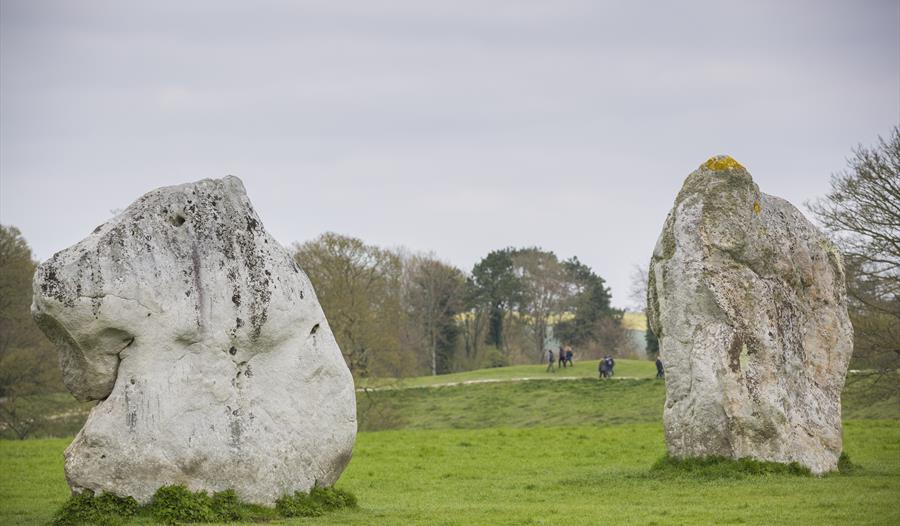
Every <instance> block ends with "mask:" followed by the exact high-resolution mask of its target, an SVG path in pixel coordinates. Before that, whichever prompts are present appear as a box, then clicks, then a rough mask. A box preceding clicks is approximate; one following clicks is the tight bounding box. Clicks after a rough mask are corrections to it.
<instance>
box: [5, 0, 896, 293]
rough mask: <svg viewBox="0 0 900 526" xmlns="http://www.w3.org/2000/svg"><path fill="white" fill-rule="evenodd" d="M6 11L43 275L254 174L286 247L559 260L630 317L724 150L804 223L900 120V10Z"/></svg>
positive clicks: (61, 6)
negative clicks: (96, 243)
mask: <svg viewBox="0 0 900 526" xmlns="http://www.w3.org/2000/svg"><path fill="white" fill-rule="evenodd" d="M0 6H2V7H0V222H2V223H3V224H5V225H10V224H12V225H16V226H18V227H19V228H20V229H21V230H22V232H23V233H24V235H25V237H26V239H27V240H28V241H29V243H30V244H31V246H32V248H33V250H34V252H35V255H36V257H37V258H39V259H46V258H47V257H49V256H50V255H52V254H53V253H54V252H56V251H58V250H61V249H63V248H65V247H67V246H69V245H71V244H73V243H75V242H77V241H79V240H80V239H82V238H84V237H85V236H87V235H88V234H89V233H90V232H91V230H93V229H94V227H96V226H97V225H98V224H100V223H102V222H103V221H105V220H107V219H109V218H110V216H111V214H110V210H113V209H118V208H124V207H126V206H127V205H128V204H130V203H131V202H132V201H133V200H134V199H136V198H137V197H139V196H140V195H141V194H143V193H144V192H147V191H149V190H151V189H153V188H155V187H158V186H163V185H170V184H177V183H183V182H188V181H194V180H198V179H202V178H207V177H222V176H224V175H227V174H234V175H237V176H239V177H240V178H241V179H243V181H244V184H245V186H246V188H247V191H248V193H249V194H250V198H251V199H252V200H253V202H254V204H255V206H256V208H257V210H258V212H259V214H260V215H261V216H262V219H263V221H264V223H265V226H266V227H267V229H268V230H269V231H270V232H271V233H272V234H273V235H274V236H275V237H276V238H277V239H278V240H280V241H281V242H282V243H283V244H285V245H289V244H290V243H292V242H294V241H305V240H308V239H312V238H314V237H316V236H318V235H319V234H321V233H323V232H326V231H334V232H338V233H341V234H347V235H352V236H357V237H360V238H362V239H363V240H365V241H366V242H368V243H374V244H378V245H384V246H399V245H403V246H406V247H407V248H409V249H410V250H413V251H433V252H434V253H436V254H437V255H438V256H439V257H441V258H443V259H445V260H447V261H449V262H451V263H454V264H456V265H458V266H460V267H461V268H463V269H465V270H470V269H471V267H472V265H473V264H474V263H475V262H476V261H478V260H479V259H480V258H481V257H482V256H484V255H485V254H487V253H488V252H489V251H490V250H493V249H497V248H502V247H505V246H517V247H520V246H533V245H538V246H541V247H544V248H546V249H550V250H553V251H555V252H556V253H557V255H559V256H560V257H562V258H567V257H570V256H572V255H577V256H578V257H579V258H580V259H581V260H582V261H584V262H586V263H587V264H589V265H590V266H591V267H593V268H594V269H595V270H596V271H597V272H598V273H599V274H600V275H601V276H603V277H604V278H606V279H607V281H608V282H609V284H610V286H611V288H612V292H613V297H614V303H615V304H616V305H618V306H627V305H629V299H628V288H629V274H630V273H631V271H632V268H633V266H634V265H636V264H646V263H647V261H648V259H649V256H650V253H651V251H652V249H653V245H654V244H655V242H656V238H657V236H658V234H659V232H660V229H661V227H662V223H663V220H664V219H665V216H666V213H667V212H668V211H669V208H670V207H671V205H672V202H673V199H674V197H675V194H676V193H677V191H678V189H679V188H680V186H681V184H682V182H683V180H684V178H685V177H686V176H687V175H688V174H689V173H690V172H691V171H692V170H694V169H695V168H696V167H697V166H698V165H699V164H701V163H702V162H703V161H705V160H706V159H707V158H708V157H709V156H711V155H713V154H719V153H728V154H731V155H732V156H734V157H735V158H736V159H737V160H738V161H740V162H741V163H743V164H744V165H745V166H746V167H747V168H748V169H749V170H750V171H751V173H752V174H753V176H754V178H755V180H756V182H757V183H758V184H759V186H760V188H761V189H762V190H763V191H764V192H766V193H770V194H775V195H778V196H781V197H784V198H787V199H788V200H790V201H791V202H793V203H794V204H795V205H797V206H798V207H801V209H802V204H803V202H804V201H806V200H808V199H810V198H814V197H816V196H820V195H822V194H824V193H825V192H826V191H827V189H828V179H829V175H830V174H831V173H832V172H834V171H836V170H839V169H841V168H843V167H844V166H845V160H846V158H847V157H848V156H849V155H850V153H851V149H852V148H853V147H854V146H856V145H857V144H859V143H862V144H866V145H871V144H873V143H874V142H875V140H876V137H877V136H878V135H882V136H887V134H888V133H889V131H890V129H891V127H892V126H894V125H897V124H898V123H900V1H898V0H886V1H875V0H872V1H849V0H846V1H840V2H826V1H810V2H803V1H790V2H788V1H773V2H764V1H746V2H729V1H710V2H662V1H660V2H636V1H622V2H599V1H585V2H579V1H571V2H570V1H559V0H554V1H545V0H542V1H535V2H526V1H508V2H507V1H489V0H478V1H473V2H467V1H460V0H454V1H445V2H423V1H419V0H409V1H401V2H380V1H370V0H367V1H359V2H336V1H329V0H323V1H321V2H303V1H298V2H259V1H254V2H223V1H219V0H215V1H160V0H154V1H152V2H137V1H134V2H123V1H61V2H47V1H35V0H25V1H17V0H3V1H2V4H0ZM804 211H805V210H804Z"/></svg>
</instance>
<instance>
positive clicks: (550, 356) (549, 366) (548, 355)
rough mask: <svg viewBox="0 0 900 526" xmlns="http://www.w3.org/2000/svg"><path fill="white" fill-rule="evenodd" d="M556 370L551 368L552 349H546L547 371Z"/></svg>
mask: <svg viewBox="0 0 900 526" xmlns="http://www.w3.org/2000/svg"><path fill="white" fill-rule="evenodd" d="M551 371H552V372H554V373H555V372H556V369H554V368H553V351H552V350H550V349H547V372H548V373H549V372H551Z"/></svg>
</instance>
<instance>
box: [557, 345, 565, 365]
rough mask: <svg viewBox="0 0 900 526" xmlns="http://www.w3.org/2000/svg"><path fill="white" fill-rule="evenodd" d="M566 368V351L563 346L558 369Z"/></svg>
mask: <svg viewBox="0 0 900 526" xmlns="http://www.w3.org/2000/svg"><path fill="white" fill-rule="evenodd" d="M565 366H566V351H564V350H563V348H562V346H560V347H559V365H557V368H559V369H562V368H563V367H565Z"/></svg>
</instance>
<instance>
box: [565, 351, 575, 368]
mask: <svg viewBox="0 0 900 526" xmlns="http://www.w3.org/2000/svg"><path fill="white" fill-rule="evenodd" d="M572 356H574V355H573V354H572V348H571V347H569V348H567V349H566V361H567V362H569V366H570V367H574V366H575V364H574V363H572Z"/></svg>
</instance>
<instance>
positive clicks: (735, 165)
mask: <svg viewBox="0 0 900 526" xmlns="http://www.w3.org/2000/svg"><path fill="white" fill-rule="evenodd" d="M700 168H705V169H707V170H712V171H714V172H723V171H725V170H746V168H744V166H743V165H742V164H741V163H739V162H737V161H735V160H734V158H733V157H731V156H730V155H714V156H712V157H710V158H709V159H708V160H707V161H706V162H705V163H703V164H701V165H700Z"/></svg>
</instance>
